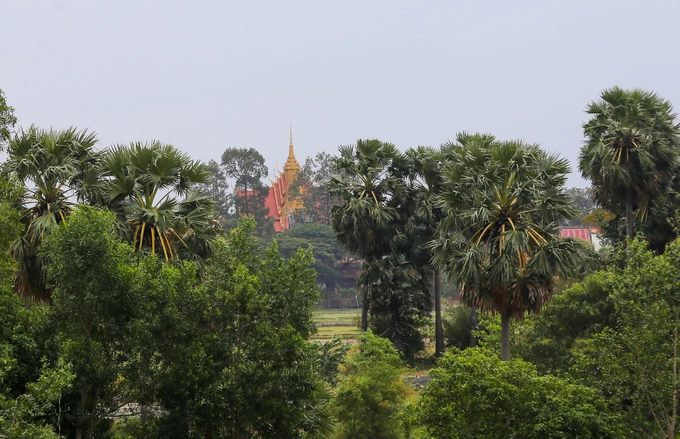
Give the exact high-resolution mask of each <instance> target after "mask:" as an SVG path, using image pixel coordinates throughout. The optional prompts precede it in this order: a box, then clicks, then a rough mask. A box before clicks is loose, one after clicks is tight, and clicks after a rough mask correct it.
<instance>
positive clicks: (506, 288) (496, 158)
mask: <svg viewBox="0 0 680 439" xmlns="http://www.w3.org/2000/svg"><path fill="white" fill-rule="evenodd" d="M444 149H445V150H446V155H447V160H446V165H445V167H444V170H443V178H444V181H443V184H442V189H441V192H440V193H439V196H438V205H439V207H440V208H441V209H443V211H444V212H445V214H444V216H443V218H442V220H441V221H440V223H439V225H438V236H437V238H436V239H435V240H434V241H433V242H432V243H431V248H432V250H433V254H434V257H433V259H434V261H435V263H436V264H437V265H438V266H439V267H441V269H442V270H443V271H444V272H446V273H447V274H449V276H451V278H452V279H454V280H455V281H456V282H457V283H458V284H459V285H461V287H462V300H463V302H464V303H466V304H468V305H470V306H474V307H478V308H479V309H481V310H487V311H492V312H498V313H500V314H501V317H502V319H501V321H502V339H503V340H502V342H503V343H502V345H503V352H502V354H503V357H504V359H509V340H508V319H509V318H518V319H522V318H523V315H524V313H526V312H533V313H537V312H538V311H540V309H541V308H542V307H543V306H545V304H546V303H547V302H548V301H549V300H550V298H551V296H552V293H553V291H554V290H555V276H569V275H570V274H571V273H572V272H573V270H574V269H575V268H576V267H577V265H578V250H579V246H581V245H582V244H580V243H577V242H576V241H574V240H571V239H561V238H560V236H559V225H558V222H559V220H560V219H562V218H564V217H566V218H569V217H571V216H573V215H574V210H573V207H572V203H571V198H570V197H569V196H568V195H567V194H566V193H565V191H564V183H565V181H566V174H567V173H568V172H569V165H568V163H567V161H566V160H564V159H559V158H557V157H556V156H554V155H550V154H547V153H545V152H544V151H543V150H541V149H540V148H539V147H538V146H536V145H528V144H525V143H523V142H519V141H510V142H498V141H496V140H495V139H494V138H493V137H492V136H488V135H472V136H471V135H466V134H463V135H459V136H458V139H457V142H456V143H449V144H447V145H444Z"/></svg>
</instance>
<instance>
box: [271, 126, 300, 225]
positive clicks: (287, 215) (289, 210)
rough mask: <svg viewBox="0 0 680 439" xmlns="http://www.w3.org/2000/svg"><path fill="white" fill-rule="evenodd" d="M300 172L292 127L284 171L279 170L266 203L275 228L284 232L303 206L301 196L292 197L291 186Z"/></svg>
mask: <svg viewBox="0 0 680 439" xmlns="http://www.w3.org/2000/svg"><path fill="white" fill-rule="evenodd" d="M299 172H300V164H299V163H298V161H297V159H296V158H295V151H294V148H293V128H292V126H291V129H290V144H289V145H288V159H287V160H286V164H285V165H283V173H281V172H277V175H276V176H275V180H272V181H271V183H272V185H271V187H270V188H269V195H267V198H266V199H265V202H264V205H265V206H266V207H268V208H269V214H268V217H270V218H273V219H274V230H276V232H282V231H284V230H288V229H289V228H290V225H291V224H290V221H291V216H292V214H293V212H294V211H296V210H298V209H300V208H301V207H302V201H301V200H300V199H299V198H294V197H291V194H290V193H289V190H288V188H289V186H290V185H291V184H292V183H293V181H295V179H296V178H297V176H298V173H299Z"/></svg>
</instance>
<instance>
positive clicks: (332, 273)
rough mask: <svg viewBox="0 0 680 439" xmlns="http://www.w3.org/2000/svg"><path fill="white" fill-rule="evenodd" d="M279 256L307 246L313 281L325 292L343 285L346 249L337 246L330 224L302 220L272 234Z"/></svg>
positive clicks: (332, 291)
mask: <svg viewBox="0 0 680 439" xmlns="http://www.w3.org/2000/svg"><path fill="white" fill-rule="evenodd" d="M276 242H277V244H278V248H279V251H280V252H281V255H283V256H284V257H286V258H288V257H290V256H291V255H292V254H293V253H294V252H295V251H297V250H298V249H299V248H311V250H312V254H313V256H314V270H315V271H316V274H317V277H316V279H317V283H318V284H323V285H324V286H325V292H326V295H327V296H328V297H329V298H330V297H332V295H333V293H334V291H335V290H336V289H337V288H338V287H339V286H341V285H342V284H343V271H344V270H345V269H346V268H347V266H348V264H347V263H346V262H343V261H347V260H348V259H349V254H348V253H347V251H346V250H345V249H344V248H342V247H341V246H340V244H339V243H338V241H337V239H336V238H335V233H334V232H333V229H332V228H331V226H328V225H325V224H319V223H305V224H299V225H296V226H294V227H291V228H290V229H288V230H284V231H283V232H281V233H278V234H277V235H276Z"/></svg>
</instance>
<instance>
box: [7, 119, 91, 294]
mask: <svg viewBox="0 0 680 439" xmlns="http://www.w3.org/2000/svg"><path fill="white" fill-rule="evenodd" d="M96 143H97V138H96V135H95V134H94V133H88V132H87V130H77V129H76V128H73V127H71V128H69V129H66V130H61V131H57V130H51V129H50V130H44V129H39V128H37V127H35V126H31V127H30V128H28V129H27V130H25V131H24V130H22V131H20V132H19V133H17V134H16V135H15V136H14V137H13V138H12V139H11V141H10V143H9V146H8V149H7V153H8V158H7V161H6V162H5V163H4V164H3V172H6V173H9V174H10V175H14V176H15V177H16V178H17V179H18V180H19V181H20V182H21V183H22V184H23V185H24V188H25V192H24V197H23V198H22V199H21V200H19V205H20V206H18V207H19V208H20V209H21V217H22V221H23V223H24V225H25V232H24V233H23V235H22V236H21V238H20V239H19V240H18V241H16V242H15V243H14V244H13V246H12V254H13V256H14V258H15V259H16V260H17V262H18V263H19V272H18V275H17V279H16V282H15V285H16V288H17V291H18V292H19V294H20V295H21V296H23V297H26V298H31V299H33V300H36V301H43V300H48V299H49V296H50V291H49V290H48V289H47V288H46V286H45V272H44V267H43V261H42V259H41V258H40V257H39V256H38V247H39V246H40V244H41V243H42V242H43V239H44V238H45V237H46V236H48V235H49V234H50V232H51V231H52V230H54V228H55V227H57V225H58V224H59V223H61V222H62V221H64V220H65V219H66V217H67V216H68V214H69V213H70V212H71V210H72V209H73V206H74V204H75V203H76V202H77V201H82V200H83V199H85V198H86V197H87V196H88V193H90V192H91V191H92V190H93V189H94V188H95V187H96V181H97V178H96V176H97V168H98V162H99V155H98V153H97V152H95V150H94V146H95V144H96Z"/></svg>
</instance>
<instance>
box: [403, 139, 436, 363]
mask: <svg viewBox="0 0 680 439" xmlns="http://www.w3.org/2000/svg"><path fill="white" fill-rule="evenodd" d="M406 155H407V157H408V158H409V161H410V163H411V166H412V167H413V173H412V178H411V180H412V181H411V185H412V186H413V187H414V193H413V194H414V196H415V203H416V205H417V206H418V208H417V210H416V215H415V216H413V220H414V223H415V225H416V226H417V227H418V228H419V229H421V231H422V234H423V235H424V236H425V237H426V239H427V240H428V241H429V240H432V239H434V236H435V233H436V228H437V224H439V221H440V220H441V218H442V210H441V208H439V207H438V206H437V205H436V202H435V201H436V197H437V194H438V193H439V191H440V190H441V187H442V182H443V180H442V173H441V168H442V166H443V160H444V157H443V154H442V153H441V152H440V151H436V150H434V149H432V148H426V147H422V146H420V147H418V148H416V149H410V150H408V151H407V152H406ZM432 268H433V271H434V313H435V314H434V315H435V319H434V321H435V325H434V327H435V355H437V356H439V355H441V354H442V353H443V352H444V326H443V323H442V310H441V308H442V306H441V281H440V273H439V269H438V268H437V267H432Z"/></svg>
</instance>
